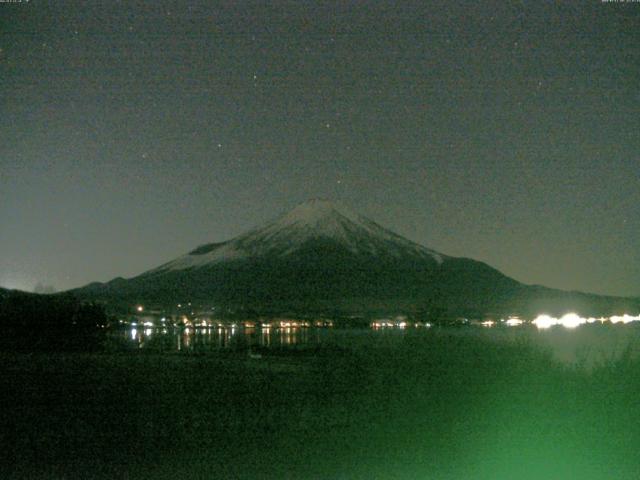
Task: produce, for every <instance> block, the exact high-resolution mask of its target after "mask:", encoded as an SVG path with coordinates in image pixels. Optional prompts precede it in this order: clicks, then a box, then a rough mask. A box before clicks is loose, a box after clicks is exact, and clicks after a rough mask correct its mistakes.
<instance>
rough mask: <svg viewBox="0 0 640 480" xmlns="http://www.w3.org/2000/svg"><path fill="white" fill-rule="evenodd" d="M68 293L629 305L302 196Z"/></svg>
mask: <svg viewBox="0 0 640 480" xmlns="http://www.w3.org/2000/svg"><path fill="white" fill-rule="evenodd" d="M75 293H76V294H77V295H79V296H81V297H86V298H91V299H101V300H105V301H108V302H112V303H122V304H129V305H130V304H132V303H137V302H144V303H156V304H161V305H165V306H171V305H173V306H175V304H176V303H180V302H195V303H198V304H200V305H206V306H213V307H221V309H224V308H233V309H237V308H242V309H244V310H245V311H247V310H251V311H254V312H256V313H258V314H267V315H268V314H279V313H283V312H288V313H296V314H310V313H323V312H324V313H327V312H340V313H343V314H368V313H374V312H377V313H382V312H384V313H399V312H403V313H411V314H415V315H422V316H437V315H440V316H480V315H484V314H487V313H496V314H502V313H505V314H508V313H513V312H517V313H522V314H528V313H535V312H533V309H534V308H535V309H540V308H547V311H549V312H556V311H558V310H562V309H566V308H569V307H571V306H573V305H577V306H580V307H581V308H582V309H583V311H585V313H587V310H588V311H589V313H591V312H602V313H604V310H608V309H614V310H615V309H616V308H620V309H622V308H627V306H626V303H625V302H626V301H627V300H626V299H622V300H620V299H615V298H613V297H598V296H593V295H586V294H572V293H569V292H561V291H558V290H552V289H544V288H542V287H529V286H525V285H523V284H520V283H519V282H517V281H515V280H513V279H511V278H509V277H507V276H505V275H503V274H502V273H500V272H499V271H497V270H495V269H493V268H491V267H490V266H488V265H486V264H484V263H482V262H478V261H475V260H471V259H466V258H455V257H450V256H447V255H443V254H441V253H438V252H436V251H434V250H431V249H428V248H426V247H424V246H422V245H418V244H416V243H414V242H411V241H409V240H407V239H405V238H403V237H400V236H399V235H396V234H395V233H393V232H391V231H389V230H387V229H385V228H383V227H381V226H380V225H378V224H377V223H375V222H373V221H371V220H369V219H367V218H365V217H362V216H360V215H357V214H355V213H353V212H351V211H350V210H349V209H347V208H345V207H343V206H341V205H337V204H334V203H331V202H328V201H324V200H312V201H309V202H305V203H303V204H301V205H299V206H298V207H296V208H295V209H293V210H292V211H291V212H289V213H287V214H285V215H283V216H281V217H280V218H278V219H277V220H275V221H274V222H272V223H269V224H267V225H265V226H263V227H260V228H257V229H254V230H251V231H250V232H247V233H246V234H243V235H240V236H238V237H236V238H234V239H232V240H229V241H226V242H221V243H210V244H207V245H202V246H200V247H198V248H196V249H194V250H193V251H191V252H189V253H188V254H186V255H183V256H181V257H178V258H177V259H175V260H172V261H170V262H168V263H165V264H163V265H161V266H159V267H157V268H155V269H152V270H149V271H147V272H145V273H143V274H141V275H139V276H137V277H134V278H132V279H128V280H126V279H122V278H118V279H115V280H112V281H111V282H108V283H106V284H99V283H97V284H96V283H94V284H90V285H87V286H86V287H84V288H81V289H78V290H76V291H75ZM530 310H531V312H530Z"/></svg>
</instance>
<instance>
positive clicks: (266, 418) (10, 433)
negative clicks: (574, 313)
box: [0, 334, 640, 480]
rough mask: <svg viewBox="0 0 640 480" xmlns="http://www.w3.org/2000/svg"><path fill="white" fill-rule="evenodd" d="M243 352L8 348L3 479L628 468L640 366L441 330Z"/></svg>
mask: <svg viewBox="0 0 640 480" xmlns="http://www.w3.org/2000/svg"><path fill="white" fill-rule="evenodd" d="M276 353H277V354H276V355H273V356H269V357H264V358H262V359H249V358H248V357H247V356H246V355H245V354H244V353H242V352H237V353H234V352H226V353H220V354H208V355H198V356H195V355H178V354H165V355H159V354H144V353H123V354H32V355H29V354H15V353H12V354H9V353H4V354H0V361H1V362H2V367H1V370H0V391H1V392H3V393H2V400H1V401H2V404H1V408H2V410H1V414H0V415H1V416H0V443H1V446H2V448H1V449H0V477H1V478H3V479H18V478H20V479H22V478H25V479H27V478H28V479H76V478H78V479H94V478H95V479H100V478H105V479H107V478H109V479H118V478H123V479H124V478H127V479H147V478H148V479H165V478H166V479H182V478H185V479H187V478H188V479H215V478H220V479H232V478H242V479H244V478H247V479H253V478H255V479H262V478H264V479H287V478H291V479H325V478H326V479H375V478H379V479H456V480H458V479H492V480H493V479H545V480H548V479H575V478H580V479H583V480H589V479H627V478H629V479H632V478H637V473H638V472H640V452H638V445H640V421H639V419H640V402H639V401H638V394H639V393H640V364H638V363H637V362H634V361H632V360H630V359H629V358H626V357H623V358H622V359H621V360H619V361H617V362H615V363H609V364H606V365H602V366H600V367H598V368H595V369H593V370H592V371H591V372H585V371H580V370H579V369H575V368H570V367H566V366H562V365H560V364H557V363H555V362H554V361H553V360H552V359H551V357H550V355H549V354H547V353H546V352H543V351H540V350H537V349H535V348H533V347H532V346H531V345H529V344H526V343H504V342H502V343H500V342H493V341H489V340H487V339H480V338H473V337H465V336H452V335H446V334H429V335H422V336H419V335H407V336H406V337H405V338H404V339H403V340H402V341H399V342H397V343H393V344H387V343H385V342H379V343H375V344H366V345H365V344H358V343H357V342H356V343H353V344H352V345H348V344H347V345H344V344H343V345H330V344H329V345H324V346H322V347H320V348H315V349H313V350H301V351H283V352H276Z"/></svg>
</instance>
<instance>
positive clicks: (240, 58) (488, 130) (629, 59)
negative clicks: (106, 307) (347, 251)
mask: <svg viewBox="0 0 640 480" xmlns="http://www.w3.org/2000/svg"><path fill="white" fill-rule="evenodd" d="M87 3H88V5H83V4H81V3H69V2H52V3H51V4H49V3H48V2H44V1H39V0H32V1H29V2H26V1H23V2H21V3H5V2H3V3H0V79H1V80H2V93H1V94H0V118H1V119H2V125H1V127H0V246H1V251H2V254H1V255H0V285H2V286H4V287H9V288H20V289H26V290H32V289H34V288H35V286H36V285H37V284H38V285H40V286H41V287H42V286H44V287H53V288H55V289H56V290H63V289H67V288H72V287H78V286H81V285H84V284H86V283H89V282H91V281H107V280H110V279H111V278H113V277H116V276H124V277H130V276H133V275H137V274H139V273H141V272H143V271H145V270H147V269H149V268H152V267H155V266H158V265H159V264H161V263H164V262H166V261H168V260H171V259H173V258H175V257H177V256H179V255H181V254H183V253H185V252H187V251H189V250H191V249H193V248H194V247H196V246H197V245H200V244H203V243H208V242H214V241H222V240H226V239H229V238H232V237H234V236H236V235H238V234H240V233H242V232H244V231H245V230H247V229H249V228H252V227H254V226H257V225H259V224H262V223H265V222H266V221H269V220H271V219H273V218H274V217H276V216H278V215H279V214H281V213H283V212H285V211H287V210H289V209H291V208H293V207H294V206H295V205H296V204H298V203H300V202H302V201H304V200H306V199H308V198H312V197H322V198H329V199H335V200H338V201H341V202H342V203H343V204H346V205H348V206H349V207H350V208H351V209H353V210H355V211H357V212H359V213H361V214H363V215H365V216H368V217H370V218H372V219H374V220H376V221H377V222H378V223H380V224H382V225H383V226H385V227H388V228H390V229H392V230H394V231H396V232H397V233H399V234H401V235H404V236H406V237H408V238H409V239H411V240H413V241H416V242H418V243H421V244H424V245H426V246H428V247H430V248H433V249H435V250H438V251H440V252H442V253H445V254H449V255H454V256H466V257H471V258H475V259H478V260H481V261H484V262H486V263H488V264H490V265H492V266H494V267H496V268H498V269H499V270H501V271H502V272H504V273H505V274H507V275H510V276H512V277H514V278H515V279H517V280H520V281H522V282H525V283H538V284H544V285H547V286H550V287H558V288H563V289H575V290H584V291H589V292H596V293H605V294H614V295H640V242H639V237H640V88H639V87H640V3H632V2H626V3H604V2H601V1H600V0H593V1H591V0H584V1H579V2H564V1H563V2H527V4H526V5H525V4H524V2H506V1H501V2H434V3H433V4H429V2H422V1H420V2H370V3H366V2H346V1H345V2H301V1H286V2H285V1H279V2H266V1H261V0H260V1H242V0H235V1H234V0H230V1H225V2H219V3H216V2H210V1H206V2H205V1H202V2H196V1H193V2H178V1H171V2H151V1H149V2H145V3H143V2H136V1H127V2H119V1H113V2H101V3H103V4H102V5H99V4H98V2H87Z"/></svg>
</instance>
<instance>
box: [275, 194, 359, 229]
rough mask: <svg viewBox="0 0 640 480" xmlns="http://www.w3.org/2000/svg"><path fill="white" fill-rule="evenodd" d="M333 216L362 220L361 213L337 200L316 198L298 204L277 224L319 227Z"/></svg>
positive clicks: (277, 221)
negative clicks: (353, 210) (358, 213)
mask: <svg viewBox="0 0 640 480" xmlns="http://www.w3.org/2000/svg"><path fill="white" fill-rule="evenodd" d="M332 218H333V219H336V218H343V219H347V220H349V221H351V222H356V223H360V222H361V221H362V218H361V217H360V216H359V215H357V214H355V213H353V212H352V211H351V210H349V209H348V208H346V207H345V206H343V205H341V204H339V203H337V202H332V201H330V200H326V199H321V198H314V199H311V200H307V201H306V202H303V203H300V204H298V205H297V206H296V207H294V208H293V210H290V211H289V212H288V213H286V214H284V215H283V216H281V217H280V218H279V219H278V220H276V224H277V225H279V226H282V227H284V226H290V225H299V226H301V225H304V226H309V227H317V226H318V225H320V224H322V223H325V222H328V221H329V222H330V221H331V219H332Z"/></svg>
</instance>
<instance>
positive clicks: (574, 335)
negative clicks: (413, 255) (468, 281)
mask: <svg viewBox="0 0 640 480" xmlns="http://www.w3.org/2000/svg"><path fill="white" fill-rule="evenodd" d="M442 334H445V335H462V336H467V335H470V336H476V337H481V338H484V339H490V340H497V341H508V342H509V341H519V340H523V339H525V340H528V341H531V343H532V344H534V345H538V346H541V347H543V348H545V349H548V350H550V351H551V353H552V354H553V355H554V357H555V358H557V359H558V360H561V361H563V362H567V363H575V362H582V363H585V364H587V365H590V364H593V363H597V362H601V361H603V360H612V359H614V358H617V357H619V356H620V355H621V354H622V353H624V351H625V349H627V348H628V347H629V348H631V350H632V353H633V354H635V355H639V356H640V324H637V323H636V324H628V325H587V326H583V327H581V328H577V329H571V330H567V329H564V328H560V327H556V328H550V329H543V330H538V329H535V328H515V329H514V328H502V329H496V328H490V329H488V328H481V327H479V328H454V329H447V328H437V329H436V328H434V329H409V330H407V329H396V328H385V329H375V328H371V329H367V328H359V329H357V328H354V329H335V328H322V327H319V328H316V327H269V328H264V327H241V326H236V327H219V326H218V327H203V328H193V327H189V328H165V327H163V328H144V329H139V328H135V327H132V328H130V329H128V330H123V331H121V333H120V334H119V335H121V336H122V337H121V338H123V339H124V340H125V341H126V342H127V343H129V344H133V345H137V347H138V348H141V349H149V350H162V351H167V352H170V351H186V352H197V351H215V350H222V349H240V350H242V349H250V348H252V347H256V348H280V347H290V346H304V345H307V346H313V345H320V344H323V343H333V344H341V345H361V346H365V347H367V346H371V347H373V346H376V345H390V344H393V343H395V342H398V341H402V339H403V338H405V337H406V336H407V335H426V336H429V335H442Z"/></svg>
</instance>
